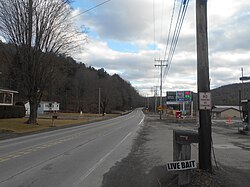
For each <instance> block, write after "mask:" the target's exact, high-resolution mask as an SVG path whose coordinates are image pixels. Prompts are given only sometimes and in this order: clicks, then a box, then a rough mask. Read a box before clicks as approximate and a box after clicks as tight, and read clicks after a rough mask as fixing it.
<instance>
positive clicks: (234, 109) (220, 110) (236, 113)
mask: <svg viewBox="0 0 250 187" xmlns="http://www.w3.org/2000/svg"><path fill="white" fill-rule="evenodd" d="M212 117H213V118H240V110H239V107H238V106H214V107H213V109H212Z"/></svg>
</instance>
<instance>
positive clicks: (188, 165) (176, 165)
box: [167, 160, 197, 171]
mask: <svg viewBox="0 0 250 187" xmlns="http://www.w3.org/2000/svg"><path fill="white" fill-rule="evenodd" d="M194 168H197V164H196V162H195V160H182V161H178V162H169V163H167V169H168V171H182V170H188V169H194Z"/></svg>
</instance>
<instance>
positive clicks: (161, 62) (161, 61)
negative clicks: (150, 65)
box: [155, 59, 168, 119]
mask: <svg viewBox="0 0 250 187" xmlns="http://www.w3.org/2000/svg"><path fill="white" fill-rule="evenodd" d="M155 61H156V62H160V65H159V64H158V65H155V67H160V68H161V74H160V76H161V84H160V106H161V108H162V68H163V67H164V66H166V67H167V66H168V65H167V64H166V65H164V64H163V62H167V60H160V59H159V60H155ZM161 115H162V110H161V111H160V119H161Z"/></svg>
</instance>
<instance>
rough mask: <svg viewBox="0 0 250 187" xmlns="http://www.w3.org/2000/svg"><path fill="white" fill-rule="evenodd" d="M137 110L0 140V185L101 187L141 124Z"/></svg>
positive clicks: (129, 145)
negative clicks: (72, 125) (44, 131)
mask: <svg viewBox="0 0 250 187" xmlns="http://www.w3.org/2000/svg"><path fill="white" fill-rule="evenodd" d="M143 119H144V114H143V113H142V111H141V110H140V109H137V110H134V111H133V112H131V113H130V114H128V115H125V116H120V117H117V118H114V119H110V120H106V121H102V122H96V123H91V124H87V125H82V126H77V127H71V128H66V129H61V130H57V131H50V132H46V133H40V134H34V135H29V136H24V137H19V138H15V139H10V140H3V141H0V186H1V187H5V186H6V187H10V186H11V187H20V186H35V187H39V186H46V187H50V186H53V187H54V186H65V187H68V186H84V187H85V186H91V187H95V186H101V183H102V177H103V174H104V173H106V172H107V171H108V170H109V169H110V168H111V167H112V166H113V165H114V164H115V163H116V162H117V161H119V160H121V159H122V158H124V157H126V155H127V154H128V153H129V151H130V149H131V145H132V141H133V139H134V137H135V136H136V132H137V130H138V129H139V128H140V126H141V125H142V124H143Z"/></svg>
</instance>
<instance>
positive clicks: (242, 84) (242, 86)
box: [241, 68, 245, 100]
mask: <svg viewBox="0 0 250 187" xmlns="http://www.w3.org/2000/svg"><path fill="white" fill-rule="evenodd" d="M243 74H244V73H243V68H241V77H242V80H241V89H242V90H241V94H242V97H241V99H242V100H244V99H245V95H244V83H243Z"/></svg>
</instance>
